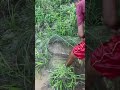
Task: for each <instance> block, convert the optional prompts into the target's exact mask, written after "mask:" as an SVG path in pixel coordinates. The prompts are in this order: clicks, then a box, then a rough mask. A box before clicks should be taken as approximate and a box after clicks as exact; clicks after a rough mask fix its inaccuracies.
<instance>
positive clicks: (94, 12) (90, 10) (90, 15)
mask: <svg viewBox="0 0 120 90" xmlns="http://www.w3.org/2000/svg"><path fill="white" fill-rule="evenodd" d="M97 5H98V3H96V1H95V0H89V1H88V0H87V1H86V19H85V25H86V27H88V26H89V27H91V26H92V27H93V26H99V25H102V21H101V18H102V11H101V8H102V7H101V8H96V7H97Z"/></svg>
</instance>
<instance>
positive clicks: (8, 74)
mask: <svg viewBox="0 0 120 90" xmlns="http://www.w3.org/2000/svg"><path fill="white" fill-rule="evenodd" d="M25 2H26V3H27V4H26V3H25ZM33 4H34V1H33V0H24V1H23V0H17V1H16V0H1V1H0V17H1V18H0V77H1V78H0V79H1V80H0V90H31V87H30V86H32V80H33V79H34V77H33V76H34V68H33V67H34V62H33V58H34V52H33V51H34V41H33V40H34V33H33V32H34V31H33V30H34V29H33V25H34V17H33V16H34V14H33V13H34V10H33V9H32V7H33V6H32V5H33Z"/></svg>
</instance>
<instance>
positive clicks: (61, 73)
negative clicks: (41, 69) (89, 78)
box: [50, 65, 85, 90]
mask: <svg viewBox="0 0 120 90" xmlns="http://www.w3.org/2000/svg"><path fill="white" fill-rule="evenodd" d="M84 81H85V77H84V75H76V74H75V73H74V72H73V71H72V67H67V68H66V66H64V65H59V66H58V67H57V68H56V69H55V70H54V71H52V72H51V77H50V84H51V86H52V88H53V89H54V90H74V89H75V86H76V85H77V84H78V83H79V84H84V83H85V82H84Z"/></svg>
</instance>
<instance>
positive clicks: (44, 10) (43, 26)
mask: <svg viewBox="0 0 120 90" xmlns="http://www.w3.org/2000/svg"><path fill="white" fill-rule="evenodd" d="M69 1H70V0H36V4H35V21H36V34H35V42H36V43H35V60H36V70H37V71H40V69H41V68H42V67H43V66H44V65H46V64H47V63H48V61H49V59H50V56H51V55H50V53H49V52H48V44H49V42H50V40H51V39H53V38H54V39H57V40H58V41H59V40H60V41H62V42H65V43H66V45H70V46H73V45H74V44H75V43H76V42H75V39H72V38H71V37H72V36H76V33H77V25H76V15H75V7H74V4H73V3H72V4H71V3H70V2H69ZM68 36H69V38H70V39H67V38H66V37H68Z"/></svg>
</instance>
